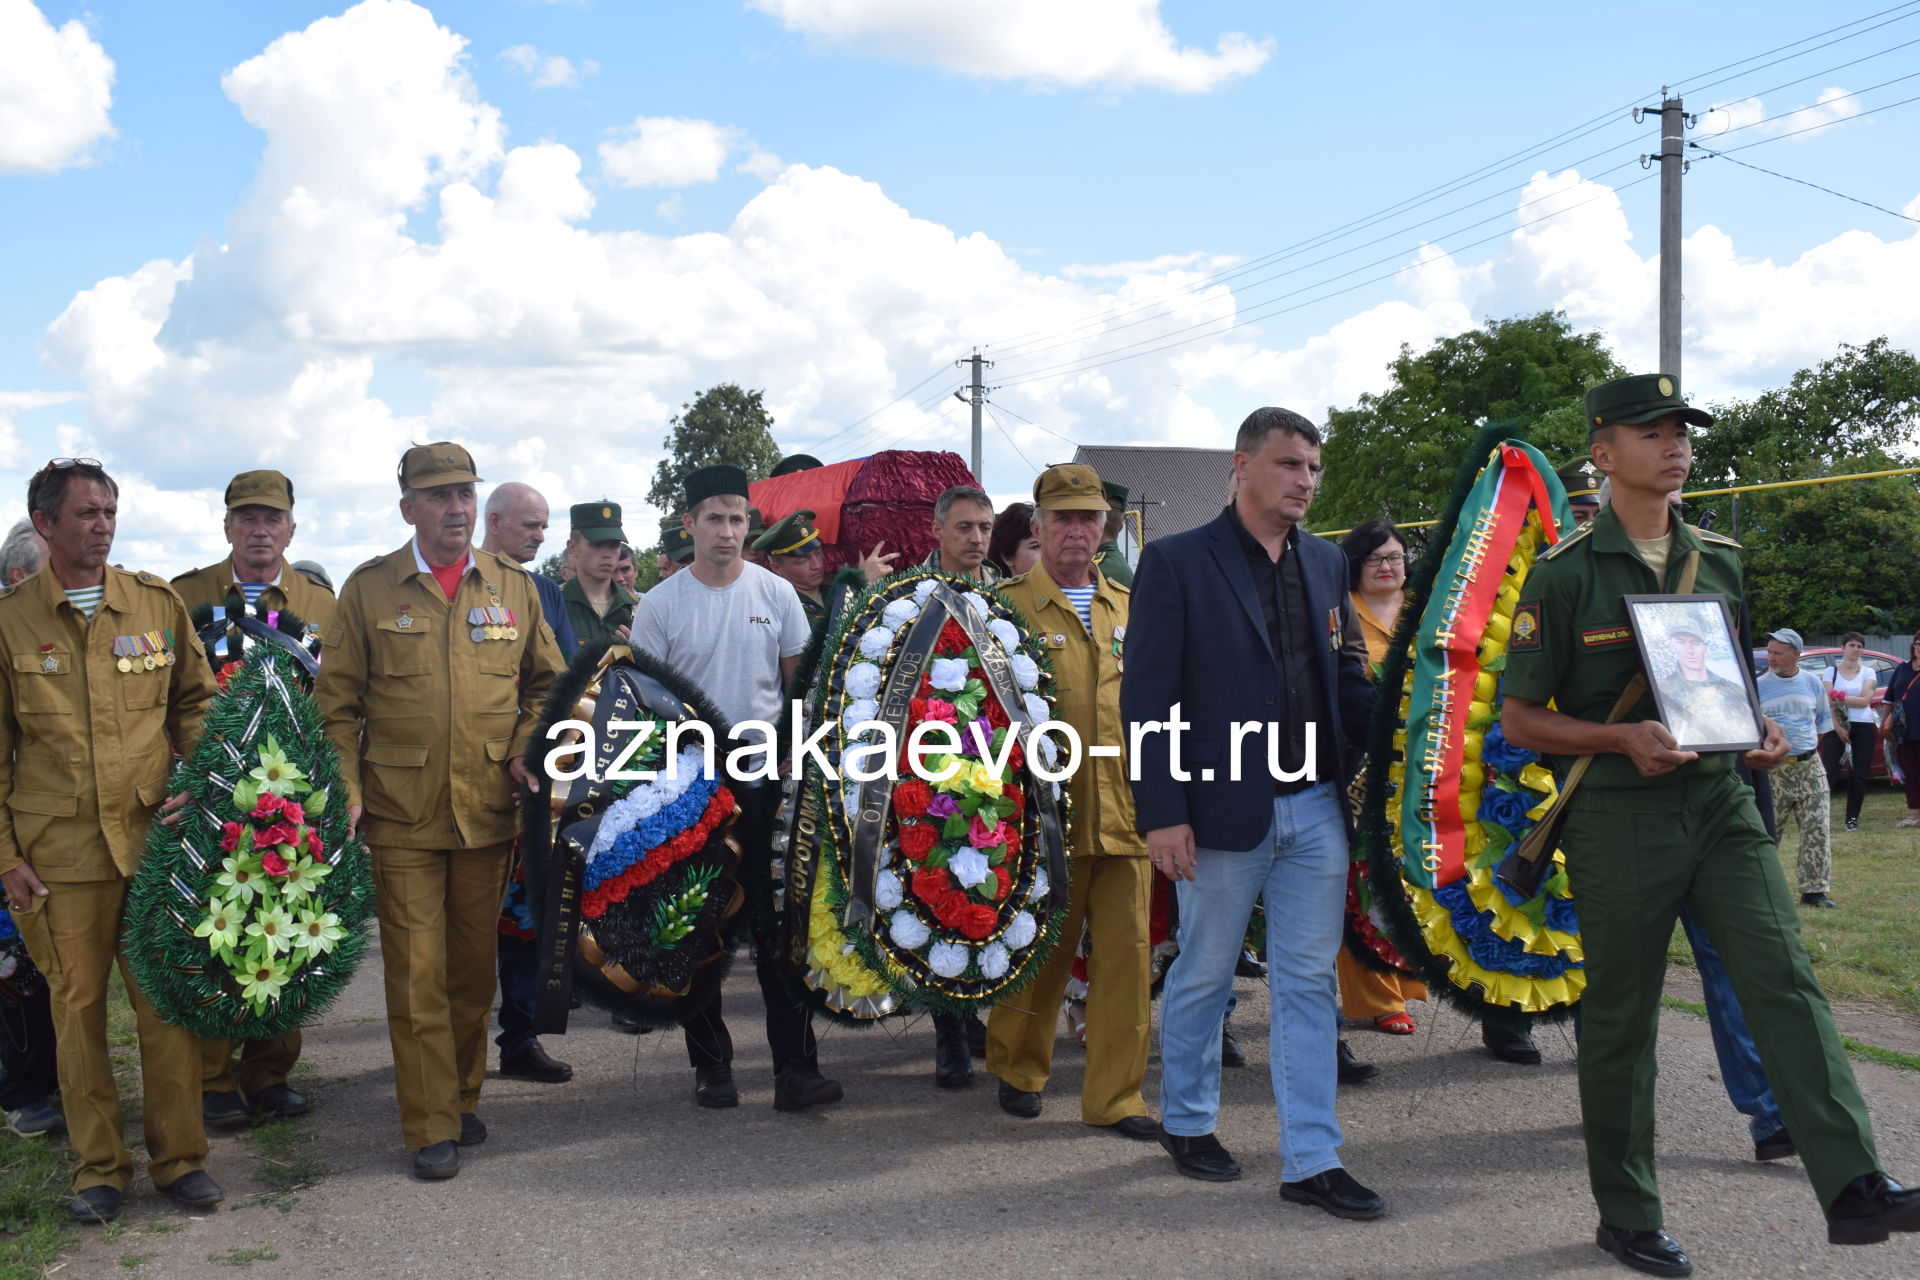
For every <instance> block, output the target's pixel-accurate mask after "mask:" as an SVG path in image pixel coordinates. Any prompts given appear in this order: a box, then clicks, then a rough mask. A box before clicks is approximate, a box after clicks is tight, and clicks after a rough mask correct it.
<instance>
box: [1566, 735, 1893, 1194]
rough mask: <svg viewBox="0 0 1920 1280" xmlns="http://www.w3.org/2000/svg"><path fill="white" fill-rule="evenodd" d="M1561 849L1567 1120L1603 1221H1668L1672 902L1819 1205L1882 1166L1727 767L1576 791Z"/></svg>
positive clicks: (1771, 857) (1796, 934)
mask: <svg viewBox="0 0 1920 1280" xmlns="http://www.w3.org/2000/svg"><path fill="white" fill-rule="evenodd" d="M1563 847H1564V848H1565V849H1566V851H1567V875H1568V878H1569V879H1570V880H1571V882H1572V887H1573V900H1574V903H1575V905H1576V906H1577V907H1578V909H1579V912H1580V938H1581V943H1582V945H1583V947H1584V949H1585V953H1586V970H1587V987H1586V992H1585V994H1584V996H1583V997H1582V998H1581V1001H1580V1009H1581V1027H1580V1113H1581V1118H1582V1123H1583V1126H1584V1128H1585V1132H1586V1140H1587V1174H1588V1177H1589V1179H1590V1180H1591V1182H1592V1184H1593V1198H1594V1200H1595V1201H1596V1202H1597V1203H1598V1205H1599V1208H1600V1217H1601V1219H1602V1221H1605V1222H1607V1223H1610V1224H1612V1225H1613V1226H1616V1227H1624V1228H1626V1229H1627V1230H1630V1231H1653V1230H1658V1229H1660V1228H1661V1227H1662V1226H1664V1225H1665V1224H1664V1223H1663V1221H1662V1219H1661V1212H1660V1189H1659V1184H1658V1182H1657V1181H1656V1179H1655V1177H1654V1167H1653V1104H1654V1076H1655V1074H1656V1066H1655V1052H1654V1050H1655V1045H1654V1040H1655V1036H1656V1034H1657V1032H1658V1027H1659V1020H1660V997H1661V994H1662V983H1663V980H1664V979H1665V976H1666V969H1667V945H1668V942H1669V941H1670V940H1671V939H1672V937H1673V926H1674V923H1675V922H1676V921H1677V920H1678V919H1679V914H1680V910H1681V908H1682V907H1684V908H1686V909H1687V910H1689V911H1691V912H1693V914H1694V918H1695V919H1697V920H1698V921H1699V922H1700V924H1701V925H1702V926H1704V927H1705V929H1706V931H1707V935H1708V936H1709V937H1711V938H1712V939H1713V944H1714V946H1715V947H1717V948H1718V949H1719V951H1720V958H1721V960H1722V961H1723V962H1724V963H1725V965H1726V968H1727V975H1728V977H1729V978H1730V979H1731V981H1732V983H1733V991H1734V995H1735V996H1737V997H1738V998H1739V1001H1740V1007H1741V1009H1742V1010H1743V1011H1744V1012H1745V1013H1746V1016H1747V1026H1748V1028H1749V1029H1750V1030H1751V1031H1752V1033H1753V1042H1754V1046H1755V1047H1756V1048H1757V1049H1758V1050H1759V1052H1760V1063H1761V1066H1762V1067H1763V1068H1764V1069H1765V1070H1766V1074H1767V1082H1768V1083H1769V1084H1770V1085H1772V1086H1773V1095H1774V1097H1775V1099H1777V1100H1778V1102H1779V1104H1780V1114H1781V1117H1782V1118H1783V1119H1785V1121H1786V1124H1787V1132H1789V1133H1791V1134H1792V1135H1793V1141H1794V1145H1795V1146H1796V1147H1798V1148H1799V1150H1800V1155H1801V1158H1802V1160H1803V1161H1804V1162H1805V1164H1806V1169H1807V1176H1808V1177H1809V1178H1810V1179H1811V1180H1812V1182H1813V1190H1814V1194H1815V1195H1817V1196H1818V1197H1819V1199H1820V1205H1821V1207H1822V1208H1823V1209H1824V1208H1825V1207H1826V1206H1828V1205H1829V1204H1831V1203H1832V1202H1833V1199H1834V1197H1836V1196H1838V1195H1839V1194H1840V1192H1841V1190H1842V1189H1843V1188H1844V1187H1845V1186H1846V1185H1847V1183H1849V1182H1851V1181H1852V1180H1853V1179H1855V1178H1857V1177H1859V1176H1860V1175H1861V1174H1864V1173H1871V1172H1872V1171H1873V1170H1875V1169H1877V1168H1879V1167H1880V1164H1879V1160H1878V1158H1877V1157H1876V1156H1875V1154H1874V1149H1873V1131H1872V1127H1871V1125H1870V1124H1869V1122H1868V1120H1867V1108H1866V1103H1865V1102H1863V1101H1862V1100H1861V1097H1860V1088H1859V1086H1858V1085H1857V1084H1856V1083H1855V1082H1854V1078H1853V1069H1852V1068H1851V1067H1850V1066H1849V1065H1848V1064H1847V1057H1846V1052H1845V1050H1844V1049H1842V1048H1841V1045H1840V1034H1839V1032H1838V1031H1836V1030H1835V1029H1834V1025H1833V1012H1832V1010H1831V1009H1829V1008H1828V1006H1827V998H1826V996H1825V995H1824V994H1823V993H1822V992H1821V990H1820V986H1819V984H1818V983H1817V982H1815V981H1814V977H1813V969H1812V967H1811V965H1810V964H1809V963H1808V961H1807V953H1806V951H1805V950H1804V949H1803V948H1802V947H1801V945H1800V916H1799V912H1798V910H1797V908H1796V906H1795V904H1794V899H1793V895H1792V894H1791V893H1790V892H1788V889H1787V882H1786V878H1785V876H1783V875H1782V874H1781V871H1780V862H1779V856H1778V854H1777V853H1776V852H1775V848H1774V843H1773V841H1772V840H1771V839H1769V838H1768V836H1767V831H1766V828H1765V827H1764V826H1762V825H1761V822H1760V815H1759V813H1758V811H1757V810H1755V808H1754V806H1753V792H1752V789H1751V788H1749V787H1748V786H1747V785H1746V784H1745V783H1744V782H1742V781H1741V780H1740V779H1739V778H1738V777H1737V776H1735V775H1734V774H1732V773H1719V774H1710V775H1706V776H1695V777H1690V778H1686V779H1681V780H1675V781H1673V782H1669V783H1665V784H1658V785H1654V784H1650V785H1649V786H1647V787H1645V788H1622V787H1607V788H1586V789H1583V790H1581V791H1577V792H1575V793H1574V797H1573V799H1572V801H1571V812H1570V813H1569V815H1568V820H1567V826H1566V834H1565V838H1564V840H1563Z"/></svg>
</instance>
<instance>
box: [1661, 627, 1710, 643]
mask: <svg viewBox="0 0 1920 1280" xmlns="http://www.w3.org/2000/svg"><path fill="white" fill-rule="evenodd" d="M1678 636H1692V637H1693V638H1694V639H1695V640H1698V641H1699V642H1700V643H1702V644H1705V643H1706V642H1707V638H1706V637H1705V636H1703V635H1701V634H1700V628H1699V627H1696V626H1694V625H1693V624H1692V623H1691V622H1676V623H1674V624H1673V625H1672V626H1670V627H1668V628H1667V639H1669V640H1672V639H1674V638H1676V637H1678Z"/></svg>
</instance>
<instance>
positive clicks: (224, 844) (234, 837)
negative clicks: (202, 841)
mask: <svg viewBox="0 0 1920 1280" xmlns="http://www.w3.org/2000/svg"><path fill="white" fill-rule="evenodd" d="M239 846H240V824H239V823H237V822H223V823H221V824H220V850H221V852H223V853H232V852H233V851H234V850H235V849H237V848H239Z"/></svg>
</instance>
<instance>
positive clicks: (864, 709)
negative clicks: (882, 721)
mask: <svg viewBox="0 0 1920 1280" xmlns="http://www.w3.org/2000/svg"><path fill="white" fill-rule="evenodd" d="M879 714H880V704H879V703H878V702H875V701H874V700H873V699H872V698H859V699H856V700H854V701H852V702H849V703H848V704H847V709H846V710H845V711H843V712H841V713H840V723H841V724H842V725H844V726H846V730H847V736H848V737H850V738H857V737H859V736H860V733H861V730H862V729H863V728H865V726H866V725H868V724H869V723H871V722H872V721H873V720H874V719H875V718H877V717H878V716H879Z"/></svg>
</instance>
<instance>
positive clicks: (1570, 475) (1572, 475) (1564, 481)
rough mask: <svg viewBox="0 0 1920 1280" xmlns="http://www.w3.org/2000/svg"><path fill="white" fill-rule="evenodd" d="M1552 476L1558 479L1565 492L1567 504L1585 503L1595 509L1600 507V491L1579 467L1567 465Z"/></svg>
mask: <svg viewBox="0 0 1920 1280" xmlns="http://www.w3.org/2000/svg"><path fill="white" fill-rule="evenodd" d="M1554 475H1556V476H1558V477H1560V487H1561V488H1563V489H1565V490H1566V491H1567V501H1568V502H1585V503H1590V504H1592V505H1593V506H1596V507H1597V506H1599V505H1600V490H1599V489H1597V488H1596V487H1595V486H1594V483H1593V480H1592V479H1591V478H1590V477H1589V476H1588V475H1587V473H1586V472H1584V471H1582V470H1581V469H1580V468H1579V467H1577V466H1574V465H1573V464H1571V463H1569V464H1568V465H1567V466H1564V467H1562V468H1560V469H1559V470H1558V471H1556V472H1554Z"/></svg>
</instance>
